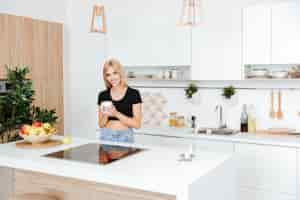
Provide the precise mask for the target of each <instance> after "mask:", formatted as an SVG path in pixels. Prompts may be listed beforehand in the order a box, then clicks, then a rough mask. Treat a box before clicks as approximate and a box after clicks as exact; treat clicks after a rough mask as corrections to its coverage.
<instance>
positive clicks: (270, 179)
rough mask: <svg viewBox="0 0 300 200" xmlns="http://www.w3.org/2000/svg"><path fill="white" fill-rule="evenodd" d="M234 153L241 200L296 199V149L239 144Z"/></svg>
mask: <svg viewBox="0 0 300 200" xmlns="http://www.w3.org/2000/svg"><path fill="white" fill-rule="evenodd" d="M235 151H236V153H237V156H238V162H237V163H238V164H237V165H238V166H237V170H238V171H237V173H238V180H237V181H238V188H239V195H240V198H239V199H243V200H244V199H246V200H247V199H251V200H253V199H254V200H256V199H257V200H290V199H296V194H297V179H296V176H297V155H296V154H297V150H296V148H284V147H275V146H266V145H255V144H236V146H235Z"/></svg>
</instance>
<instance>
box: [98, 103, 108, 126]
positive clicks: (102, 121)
mask: <svg viewBox="0 0 300 200" xmlns="http://www.w3.org/2000/svg"><path fill="white" fill-rule="evenodd" d="M108 117H109V114H108V113H106V112H103V111H102V109H101V108H100V107H99V109H98V124H99V127H100V128H104V127H105V125H106V124H107V122H108Z"/></svg>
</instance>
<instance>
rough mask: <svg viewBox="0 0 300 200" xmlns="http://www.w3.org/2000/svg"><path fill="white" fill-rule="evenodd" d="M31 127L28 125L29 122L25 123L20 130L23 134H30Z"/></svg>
mask: <svg viewBox="0 0 300 200" xmlns="http://www.w3.org/2000/svg"><path fill="white" fill-rule="evenodd" d="M30 128H31V126H30V125H28V124H25V125H23V126H22V128H21V131H20V132H21V134H22V135H28V134H29V130H30Z"/></svg>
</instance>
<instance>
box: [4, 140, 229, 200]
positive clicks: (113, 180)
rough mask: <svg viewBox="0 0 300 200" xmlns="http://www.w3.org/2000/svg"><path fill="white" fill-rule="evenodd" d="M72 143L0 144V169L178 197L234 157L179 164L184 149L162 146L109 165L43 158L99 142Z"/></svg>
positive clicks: (202, 157) (206, 155)
mask: <svg viewBox="0 0 300 200" xmlns="http://www.w3.org/2000/svg"><path fill="white" fill-rule="evenodd" d="M72 140H73V141H72V144H70V145H61V146H58V147H54V148H48V149H18V148H16V146H15V143H8V144H0V166H4V167H10V168H16V169H22V170H31V171H35V172H40V173H47V174H50V175H57V176H63V177H69V178H77V179H80V180H86V181H93V182H97V183H104V184H112V185H119V186H123V187H129V188H134V189H141V190H145V191H152V192H159V193H164V194H170V195H178V193H179V192H180V191H182V188H186V187H187V186H188V185H189V184H191V183H192V182H193V181H195V180H196V179H199V178H201V176H204V175H205V174H207V173H208V172H210V171H211V170H213V169H214V168H216V167H218V166H220V165H221V164H223V163H224V162H225V161H227V160H229V159H231V158H232V155H231V154H223V153H213V152H201V153H199V154H198V153H196V157H195V160H193V161H192V162H179V161H178V158H179V154H180V153H183V152H182V149H181V150H180V149H167V148H160V147H152V148H150V149H148V150H147V151H143V152H141V153H138V154H134V155H132V156H129V157H126V158H124V159H122V160H119V161H116V162H113V163H111V164H108V165H97V164H88V163H82V162H73V161H67V160H59V159H53V158H46V157H42V155H45V154H48V153H51V152H56V151H59V150H62V149H66V148H69V147H75V146H80V145H83V144H87V143H91V142H93V143H97V142H98V141H95V140H86V139H80V138H73V139H72ZM108 144H111V143H108ZM115 144H116V143H115ZM133 146H135V147H143V146H140V145H133ZM147 148H149V147H147Z"/></svg>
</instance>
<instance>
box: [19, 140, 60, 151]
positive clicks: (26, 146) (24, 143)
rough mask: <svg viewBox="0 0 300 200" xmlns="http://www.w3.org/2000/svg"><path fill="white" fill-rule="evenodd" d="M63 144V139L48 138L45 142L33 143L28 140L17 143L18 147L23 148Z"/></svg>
mask: <svg viewBox="0 0 300 200" xmlns="http://www.w3.org/2000/svg"><path fill="white" fill-rule="evenodd" d="M61 144H63V143H62V141H61V140H48V141H46V142H43V143H37V144H32V143H28V142H25V141H23V142H18V143H16V147H18V148H23V149H42V148H50V147H55V146H59V145H61Z"/></svg>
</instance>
